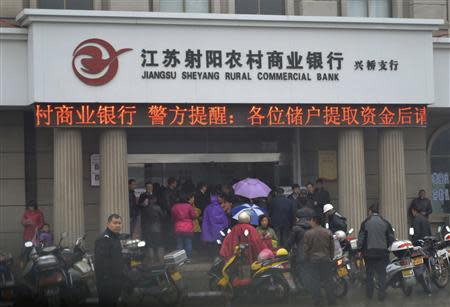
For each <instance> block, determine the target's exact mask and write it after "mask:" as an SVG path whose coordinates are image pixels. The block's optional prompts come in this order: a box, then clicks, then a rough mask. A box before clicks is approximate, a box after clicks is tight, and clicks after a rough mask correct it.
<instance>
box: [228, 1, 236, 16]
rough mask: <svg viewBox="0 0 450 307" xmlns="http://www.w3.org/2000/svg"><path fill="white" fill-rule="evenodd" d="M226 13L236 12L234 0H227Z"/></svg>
mask: <svg viewBox="0 0 450 307" xmlns="http://www.w3.org/2000/svg"><path fill="white" fill-rule="evenodd" d="M228 14H236V5H235V2H234V0H228Z"/></svg>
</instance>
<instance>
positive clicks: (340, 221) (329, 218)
mask: <svg viewBox="0 0 450 307" xmlns="http://www.w3.org/2000/svg"><path fill="white" fill-rule="evenodd" d="M323 213H324V214H325V226H327V224H328V227H326V228H328V229H329V230H330V231H331V233H335V232H336V231H338V230H342V231H343V232H345V233H346V232H347V219H346V218H345V217H344V216H343V215H341V214H340V213H339V212H337V211H336V210H335V209H334V207H333V205H332V204H326V205H325V206H323Z"/></svg>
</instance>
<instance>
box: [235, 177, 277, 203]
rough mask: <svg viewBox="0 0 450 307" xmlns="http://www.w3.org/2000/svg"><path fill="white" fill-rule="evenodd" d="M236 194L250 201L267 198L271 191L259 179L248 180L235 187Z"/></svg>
mask: <svg viewBox="0 0 450 307" xmlns="http://www.w3.org/2000/svg"><path fill="white" fill-rule="evenodd" d="M233 189H234V193H235V194H236V195H240V196H243V197H246V198H249V199H255V198H259V197H267V196H268V195H269V193H270V191H271V189H270V188H269V187H268V186H267V184H265V183H264V182H262V181H261V180H259V179H256V178H246V179H244V180H241V181H239V182H238V183H236V184H235V185H233Z"/></svg>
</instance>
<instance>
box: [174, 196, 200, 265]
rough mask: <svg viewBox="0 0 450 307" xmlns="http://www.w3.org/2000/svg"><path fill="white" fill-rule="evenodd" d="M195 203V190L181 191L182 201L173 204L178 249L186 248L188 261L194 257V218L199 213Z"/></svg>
mask: <svg viewBox="0 0 450 307" xmlns="http://www.w3.org/2000/svg"><path fill="white" fill-rule="evenodd" d="M193 203H194V192H181V195H180V202H178V203H176V204H174V205H173V206H172V220H173V228H174V233H175V237H176V240H177V249H178V250H181V249H184V250H185V251H186V255H187V257H188V261H187V262H190V259H191V257H192V238H193V236H194V223H193V221H194V219H196V218H197V213H196V211H195V209H194V207H193V206H192V204H193Z"/></svg>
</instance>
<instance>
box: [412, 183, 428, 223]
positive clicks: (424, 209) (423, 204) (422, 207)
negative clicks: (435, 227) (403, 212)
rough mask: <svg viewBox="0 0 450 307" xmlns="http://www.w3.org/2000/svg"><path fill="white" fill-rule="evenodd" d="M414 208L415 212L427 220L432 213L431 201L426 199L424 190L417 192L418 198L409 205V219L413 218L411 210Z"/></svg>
mask: <svg viewBox="0 0 450 307" xmlns="http://www.w3.org/2000/svg"><path fill="white" fill-rule="evenodd" d="M413 208H416V209H417V211H418V212H419V213H420V214H422V215H423V216H425V217H426V218H428V216H429V215H430V214H431V213H433V207H432V206H431V201H430V199H429V198H427V197H426V192H425V190H420V191H419V197H417V198H415V199H414V200H413V201H412V202H411V205H410V206H409V215H410V217H413V214H412V209H413Z"/></svg>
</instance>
